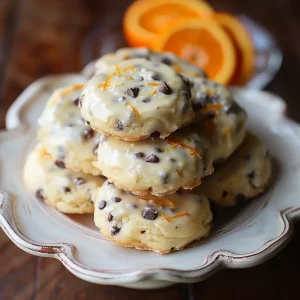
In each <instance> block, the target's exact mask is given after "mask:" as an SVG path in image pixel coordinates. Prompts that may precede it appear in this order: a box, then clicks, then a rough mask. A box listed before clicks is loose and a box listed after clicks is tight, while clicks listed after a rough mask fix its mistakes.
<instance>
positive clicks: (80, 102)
mask: <svg viewBox="0 0 300 300" xmlns="http://www.w3.org/2000/svg"><path fill="white" fill-rule="evenodd" d="M83 98H84V95H81V96H80V98H79V105H78V106H79V107H82V102H83Z"/></svg>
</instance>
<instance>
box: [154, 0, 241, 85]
mask: <svg viewBox="0 0 300 300" xmlns="http://www.w3.org/2000/svg"><path fill="white" fill-rule="evenodd" d="M187 2H188V1H187ZM153 48H154V50H157V51H170V52H173V53H175V54H176V55H178V56H179V57H181V58H183V59H185V60H187V61H189V62H191V63H192V64H195V65H197V66H198V67H200V68H202V69H204V70H205V71H206V72H207V74H208V76H209V77H210V78H211V79H213V80H215V81H218V82H220V83H223V84H226V83H228V82H229V80H230V79H231V77H232V75H233V72H234V70H235V66H236V57H235V49H234V46H233V44H232V42H231V40H230V38H229V36H228V35H227V33H226V32H225V30H224V29H223V28H222V27H221V26H220V25H219V24H218V23H217V22H215V21H213V20H208V19H205V20H203V19H202V20H201V19H192V20H189V21H184V22H180V23H176V24H172V25H171V26H169V27H168V28H166V29H165V31H164V32H162V33H161V34H160V36H159V38H158V39H157V40H156V42H155V43H154V44H153Z"/></svg>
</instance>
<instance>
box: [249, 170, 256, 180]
mask: <svg viewBox="0 0 300 300" xmlns="http://www.w3.org/2000/svg"><path fill="white" fill-rule="evenodd" d="M255 175H256V174H255V171H252V172H250V173H248V174H247V177H248V178H249V179H254V178H255Z"/></svg>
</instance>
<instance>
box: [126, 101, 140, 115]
mask: <svg viewBox="0 0 300 300" xmlns="http://www.w3.org/2000/svg"><path fill="white" fill-rule="evenodd" d="M127 106H129V107H130V108H131V109H132V110H133V112H134V113H135V115H136V116H137V117H138V118H140V117H141V114H140V113H139V112H138V110H137V109H136V108H135V107H134V106H133V105H130V104H127Z"/></svg>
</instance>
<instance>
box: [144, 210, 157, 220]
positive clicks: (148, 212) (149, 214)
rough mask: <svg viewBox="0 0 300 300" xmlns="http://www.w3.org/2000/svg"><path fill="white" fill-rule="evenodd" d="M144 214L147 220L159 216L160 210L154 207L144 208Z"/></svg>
mask: <svg viewBox="0 0 300 300" xmlns="http://www.w3.org/2000/svg"><path fill="white" fill-rule="evenodd" d="M142 216H143V218H144V219H147V220H155V219H156V218H157V216H158V211H157V210H155V209H153V208H149V209H147V208H146V209H144V210H143V214H142Z"/></svg>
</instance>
